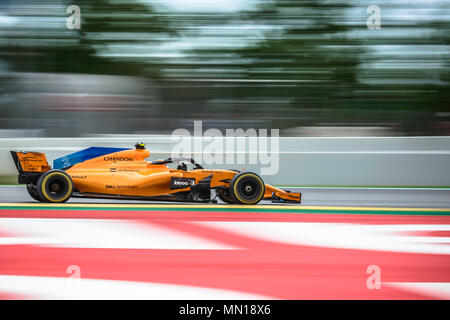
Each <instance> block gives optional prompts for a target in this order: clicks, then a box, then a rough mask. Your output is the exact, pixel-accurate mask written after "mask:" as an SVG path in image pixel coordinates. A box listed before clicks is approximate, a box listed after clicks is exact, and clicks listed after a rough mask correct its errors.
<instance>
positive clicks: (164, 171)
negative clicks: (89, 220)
mask: <svg viewBox="0 0 450 320" xmlns="http://www.w3.org/2000/svg"><path fill="white" fill-rule="evenodd" d="M11 155H12V157H13V159H14V162H15V165H16V167H17V170H18V171H19V183H20V184H26V186H27V191H28V193H29V194H30V196H31V197H32V198H33V199H35V200H37V201H41V202H65V201H67V200H68V199H69V198H70V197H71V196H72V197H95V198H116V199H140V200H160V201H189V202H213V203H216V202H217V201H216V200H215V197H214V198H212V197H211V190H215V194H216V195H217V196H218V197H219V198H220V199H221V200H222V201H224V202H226V203H229V204H257V203H258V202H259V201H261V200H262V199H264V200H271V201H272V202H278V203H297V204H299V203H300V199H301V194H300V193H294V192H290V191H285V190H282V189H278V188H276V187H273V186H271V185H268V184H265V183H264V182H263V180H262V179H261V177H260V176H258V175H257V174H255V173H253V172H239V171H237V170H220V169H204V168H203V167H202V166H201V165H199V164H198V163H196V162H195V161H194V160H193V159H191V158H185V157H181V158H174V159H172V158H169V159H166V160H156V161H152V162H150V161H146V158H147V157H149V151H148V150H147V149H146V148H145V146H144V144H142V143H141V144H136V148H135V149H125V148H104V147H91V148H87V149H84V150H81V151H78V152H75V153H72V154H69V155H67V156H64V157H61V158H58V159H55V160H54V161H53V168H51V167H50V165H49V164H48V162H47V159H46V156H45V154H43V153H39V152H15V151H11ZM169 164H175V165H176V164H178V166H177V167H176V168H171V167H169ZM188 165H189V166H193V168H192V169H190V170H188Z"/></svg>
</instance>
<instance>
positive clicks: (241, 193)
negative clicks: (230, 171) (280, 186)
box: [230, 172, 265, 204]
mask: <svg viewBox="0 0 450 320" xmlns="http://www.w3.org/2000/svg"><path fill="white" fill-rule="evenodd" d="M264 192H265V184H264V181H263V180H262V179H261V177H260V176H258V175H257V174H256V173H253V172H243V173H239V174H237V175H235V176H234V177H233V179H232V180H231V183H230V196H231V198H232V199H233V200H234V201H235V203H239V204H257V203H258V202H259V201H261V199H262V198H263V197H264Z"/></svg>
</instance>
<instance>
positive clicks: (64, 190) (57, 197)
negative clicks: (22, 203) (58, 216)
mask: <svg viewBox="0 0 450 320" xmlns="http://www.w3.org/2000/svg"><path fill="white" fill-rule="evenodd" d="M36 186H37V192H38V194H39V197H40V198H41V201H43V202H54V203H56V202H66V201H67V200H68V199H69V198H70V196H71V195H72V191H73V183H72V179H70V176H69V175H68V174H67V173H66V172H64V171H62V170H50V171H47V172H46V173H44V174H42V175H41V176H40V177H39V179H38V182H37V185H36Z"/></svg>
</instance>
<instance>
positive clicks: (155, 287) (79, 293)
mask: <svg viewBox="0 0 450 320" xmlns="http://www.w3.org/2000/svg"><path fill="white" fill-rule="evenodd" d="M0 292H3V293H6V294H12V295H18V296H19V297H24V298H31V299H46V300H47V299H69V300H78V299H82V300H92V299H107V300H118V299H120V300H127V299H133V300H142V299H149V300H211V299H212V300H246V299H249V300H259V299H271V298H269V297H266V296H261V295H256V294H247V293H242V292H237V291H231V290H223V289H212V288H201V287H194V286H185V285H173V284H161V283H150V282H135V281H118V280H99V279H74V278H62V277H36V276H5V275H0Z"/></svg>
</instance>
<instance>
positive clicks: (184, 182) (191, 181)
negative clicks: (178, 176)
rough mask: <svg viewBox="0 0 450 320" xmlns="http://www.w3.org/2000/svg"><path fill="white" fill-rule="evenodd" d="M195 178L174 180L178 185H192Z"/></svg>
mask: <svg viewBox="0 0 450 320" xmlns="http://www.w3.org/2000/svg"><path fill="white" fill-rule="evenodd" d="M194 183H195V180H174V181H173V184H177V185H190V184H194Z"/></svg>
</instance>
